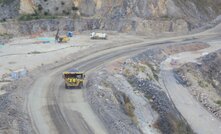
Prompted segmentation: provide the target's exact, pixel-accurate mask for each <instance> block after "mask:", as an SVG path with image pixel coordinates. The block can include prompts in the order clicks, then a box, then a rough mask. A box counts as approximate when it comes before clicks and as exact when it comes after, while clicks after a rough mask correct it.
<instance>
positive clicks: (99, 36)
mask: <svg viewBox="0 0 221 134" xmlns="http://www.w3.org/2000/svg"><path fill="white" fill-rule="evenodd" d="M90 38H91V39H107V34H106V33H96V32H92V33H91V36H90Z"/></svg>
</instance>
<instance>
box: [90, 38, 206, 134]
mask: <svg viewBox="0 0 221 134" xmlns="http://www.w3.org/2000/svg"><path fill="white" fill-rule="evenodd" d="M208 46H209V45H207V44H205V43H201V42H195V43H189V44H181V45H170V46H165V47H162V48H152V49H149V50H147V51H146V52H143V53H141V54H138V55H137V56H134V57H133V58H131V59H128V60H126V61H124V62H122V63H120V67H119V66H118V67H116V68H118V69H116V70H115V69H113V68H112V69H111V66H107V67H106V69H105V70H102V71H99V72H97V73H93V74H92V76H96V78H95V77H93V79H92V76H91V77H89V82H88V85H87V88H88V91H87V92H86V96H87V98H88V101H89V102H90V104H91V106H92V108H93V109H94V111H95V112H96V113H97V114H98V116H99V117H100V118H101V120H102V121H103V122H105V124H106V125H107V124H108V125H107V126H106V127H107V128H109V130H110V132H111V133H135V132H136V133H138V132H139V133H140V132H141V133H148V132H149V133H166V134H167V133H168V134H169V133H188V134H189V133H194V132H193V131H192V129H191V128H190V126H189V125H188V123H187V122H186V121H185V119H184V118H183V117H182V115H181V114H180V113H179V111H178V110H177V109H176V108H175V106H174V104H173V102H172V101H171V100H170V98H168V96H167V94H166V93H165V92H164V90H162V89H161V85H160V83H159V71H160V70H159V69H160V63H161V62H162V61H164V60H165V59H166V58H167V57H168V56H169V55H172V54H175V53H180V52H184V51H195V50H199V49H202V48H206V47H208ZM119 68H120V69H119ZM135 98H136V99H135ZM141 98H142V99H143V100H145V101H141V100H140V99H141ZM144 98H145V99H144ZM138 100H139V101H138ZM141 102H145V105H143V106H142V105H140V104H141ZM138 104H139V105H138ZM148 106H149V107H148ZM140 107H144V108H145V109H146V110H142V109H139V108H140ZM137 111H140V112H137ZM148 111H149V113H148V114H147V112H148ZM141 118H142V119H141ZM116 119H117V120H116ZM143 121H145V122H143ZM147 122H148V123H147ZM145 123H146V126H148V127H145V126H143V125H142V124H145ZM125 128H127V129H125Z"/></svg>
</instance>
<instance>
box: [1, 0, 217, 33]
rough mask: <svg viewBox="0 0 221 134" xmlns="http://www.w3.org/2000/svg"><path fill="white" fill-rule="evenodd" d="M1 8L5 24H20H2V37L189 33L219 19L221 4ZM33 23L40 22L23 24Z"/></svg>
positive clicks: (82, 2) (137, 1) (31, 1)
mask: <svg viewBox="0 0 221 134" xmlns="http://www.w3.org/2000/svg"><path fill="white" fill-rule="evenodd" d="M0 5H1V7H2V8H1V9H0V10H1V12H0V13H2V15H1V14H0V19H1V21H7V20H8V19H15V20H20V21H9V22H8V23H3V24H1V25H0V29H1V33H8V34H9V33H10V34H14V35H18V34H24V33H25V34H33V33H36V32H41V31H54V30H55V29H54V25H56V26H57V27H60V28H61V29H68V30H92V29H106V30H115V31H121V32H131V31H132V32H136V33H151V34H156V33H161V32H180V33H186V32H188V31H191V30H192V29H195V28H199V27H201V26H203V25H205V24H206V23H208V22H210V21H211V20H213V19H215V18H216V17H217V16H218V15H219V13H220V8H219V7H220V5H221V4H220V1H219V0H215V1H214V0H213V1H211V0H209V1H208V0H199V1H196V0H194V1H191V0H187V1H181V0H155V1H153V0H109V1H101V0H62V1H61V0H56V1H54V0H20V1H18V0H16V1H13V2H8V1H6V0H2V1H0ZM58 18H62V20H60V19H58ZM66 18H69V19H68V20H66ZM36 19H52V20H50V21H49V20H46V21H44V20H36ZM54 19H56V20H54ZM30 20H36V21H34V22H33V21H31V22H25V23H24V22H21V21H30ZM70 21H71V22H70ZM64 22H66V25H64V24H63V23H64ZM76 23H77V24H76ZM27 25H28V28H27V27H25V26H27ZM24 27H25V28H24ZM67 27H68V28H67ZM14 28H15V29H16V33H14V32H13V30H12V29H14Z"/></svg>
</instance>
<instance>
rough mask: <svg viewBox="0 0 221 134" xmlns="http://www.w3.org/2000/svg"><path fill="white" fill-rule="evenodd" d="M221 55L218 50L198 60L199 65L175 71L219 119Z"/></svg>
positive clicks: (180, 80)
mask: <svg viewBox="0 0 221 134" xmlns="http://www.w3.org/2000/svg"><path fill="white" fill-rule="evenodd" d="M220 54H221V50H218V51H216V52H214V53H211V54H208V55H206V56H204V57H202V58H200V59H198V62H197V63H187V64H185V65H183V66H182V67H180V68H178V69H175V70H174V72H175V76H176V77H177V80H178V81H179V82H180V83H181V84H183V85H185V86H187V87H188V88H189V90H190V91H191V93H192V94H193V96H195V98H196V99H197V100H198V101H199V102H201V103H202V105H204V106H205V107H206V108H207V109H208V110H209V111H210V112H212V113H213V114H214V115H215V116H217V117H218V118H221V105H220V102H221V101H220V100H221V97H220V96H221V89H220V82H221V79H220V63H221V62H220Z"/></svg>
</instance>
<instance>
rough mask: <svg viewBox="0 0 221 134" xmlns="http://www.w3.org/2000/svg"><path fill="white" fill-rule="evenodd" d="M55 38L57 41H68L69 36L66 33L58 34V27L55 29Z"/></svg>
mask: <svg viewBox="0 0 221 134" xmlns="http://www.w3.org/2000/svg"><path fill="white" fill-rule="evenodd" d="M55 40H56V41H57V42H58V43H67V42H68V41H70V38H69V37H68V36H66V35H64V36H60V35H59V29H58V30H57V33H56V36H55Z"/></svg>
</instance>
